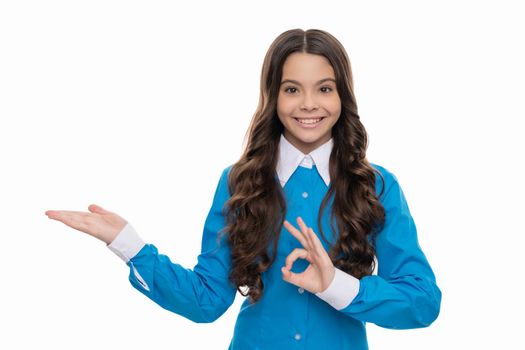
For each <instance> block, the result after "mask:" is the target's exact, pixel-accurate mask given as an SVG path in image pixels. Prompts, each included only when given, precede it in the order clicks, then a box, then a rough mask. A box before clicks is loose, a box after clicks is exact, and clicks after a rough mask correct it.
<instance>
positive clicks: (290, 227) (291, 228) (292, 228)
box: [284, 220, 310, 249]
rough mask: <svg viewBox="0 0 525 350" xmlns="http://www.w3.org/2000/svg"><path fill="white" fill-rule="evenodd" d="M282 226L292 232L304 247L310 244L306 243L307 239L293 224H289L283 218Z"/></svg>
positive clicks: (307, 247)
mask: <svg viewBox="0 0 525 350" xmlns="http://www.w3.org/2000/svg"><path fill="white" fill-rule="evenodd" d="M284 227H286V229H287V230H288V232H290V233H291V234H292V236H294V237H295V238H297V240H298V241H299V242H300V243H301V245H302V246H303V247H304V248H306V249H309V247H310V246H309V244H308V241H307V240H306V238H305V237H304V235H303V234H302V233H301V232H300V231H299V230H298V229H296V228H295V226H293V225H292V224H290V223H289V222H288V221H286V220H284Z"/></svg>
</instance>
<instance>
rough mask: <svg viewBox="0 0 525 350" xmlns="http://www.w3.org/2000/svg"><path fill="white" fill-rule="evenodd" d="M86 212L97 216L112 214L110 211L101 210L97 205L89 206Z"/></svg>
mask: <svg viewBox="0 0 525 350" xmlns="http://www.w3.org/2000/svg"><path fill="white" fill-rule="evenodd" d="M88 210H89V211H90V212H92V213H97V214H112V213H111V212H110V211H108V210H106V209H104V208H102V207H101V206H99V205H96V204H91V205H90V206H89V207H88Z"/></svg>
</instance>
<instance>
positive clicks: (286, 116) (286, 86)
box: [277, 52, 341, 154]
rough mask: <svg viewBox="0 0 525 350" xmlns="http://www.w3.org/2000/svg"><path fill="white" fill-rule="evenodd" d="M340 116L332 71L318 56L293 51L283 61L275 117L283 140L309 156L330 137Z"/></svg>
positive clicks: (324, 59)
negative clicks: (281, 129)
mask: <svg viewBox="0 0 525 350" xmlns="http://www.w3.org/2000/svg"><path fill="white" fill-rule="evenodd" d="M340 114H341V99H340V98H339V94H338V93H337V88H336V83H335V73H334V69H333V68H332V66H331V65H330V62H329V61H328V60H327V59H326V58H325V57H324V56H321V55H314V54H309V53H303V52H295V53H292V54H291V55H289V56H288V57H287V58H286V61H285V62H284V65H283V74H282V79H281V86H280V88H279V95H278V97H277V115H278V117H279V120H280V121H281V123H282V124H283V126H284V137H286V139H287V140H288V141H290V143H291V144H292V145H294V146H295V147H297V149H299V150H300V151H301V152H303V153H304V154H308V153H310V152H311V151H313V150H314V149H316V148H317V147H319V146H321V145H322V144H324V143H325V142H327V141H328V140H330V138H331V137H332V127H333V126H334V124H335V123H336V122H337V120H338V119H339V115H340Z"/></svg>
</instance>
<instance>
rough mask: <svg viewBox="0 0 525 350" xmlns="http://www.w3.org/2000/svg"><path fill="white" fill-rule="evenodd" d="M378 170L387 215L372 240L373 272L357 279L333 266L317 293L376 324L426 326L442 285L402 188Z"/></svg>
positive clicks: (438, 301) (434, 313)
mask: <svg viewBox="0 0 525 350" xmlns="http://www.w3.org/2000/svg"><path fill="white" fill-rule="evenodd" d="M383 174H384V175H386V176H385V186H386V187H385V193H384V196H383V199H382V203H383V206H384V208H385V215H386V221H385V225H384V227H383V229H382V230H381V232H379V234H378V236H377V240H376V246H375V247H376V255H377V262H378V273H377V275H372V276H365V277H363V278H362V279H361V280H357V279H356V278H354V277H352V276H351V275H349V274H346V273H344V272H341V271H338V273H336V275H335V278H334V281H333V282H332V284H331V285H330V287H328V289H327V290H326V291H324V292H323V293H320V294H321V295H319V296H320V297H323V299H325V300H327V301H330V302H329V303H330V304H332V306H334V307H336V309H338V310H339V311H341V312H342V313H344V314H346V315H348V316H351V317H354V318H356V319H359V320H361V321H364V322H372V323H375V324H377V325H378V326H381V327H385V328H392V329H406V328H419V327H426V326H428V325H430V324H431V323H432V322H433V321H434V320H435V319H436V318H437V316H438V314H439V310H440V304H441V291H440V290H439V288H438V286H437V284H436V279H435V276H434V273H433V271H432V269H431V267H430V265H429V263H428V261H427V259H426V257H425V255H424V253H423V251H422V250H421V248H420V246H419V243H418V239H417V230H416V226H415V223H414V220H413V218H412V216H411V215H410V211H409V208H408V204H407V202H406V199H405V196H404V194H403V191H402V189H401V187H400V185H399V183H398V181H397V179H396V177H395V176H394V175H393V174H391V173H388V172H386V174H385V172H384V173H383ZM378 192H379V191H378ZM336 286H337V287H338V288H341V287H344V288H346V290H347V291H348V290H350V291H351V290H354V291H355V292H357V295H355V293H354V294H352V293H346V296H345V292H342V291H339V292H337V290H336ZM348 294H350V297H349V296H348ZM354 296H355V297H354Z"/></svg>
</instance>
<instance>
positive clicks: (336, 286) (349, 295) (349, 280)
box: [315, 267, 359, 310]
mask: <svg viewBox="0 0 525 350" xmlns="http://www.w3.org/2000/svg"><path fill="white" fill-rule="evenodd" d="M357 293H359V280H358V279H357V278H355V277H354V276H352V275H350V274H348V273H346V272H344V271H342V270H339V269H338V268H337V267H336V268H335V276H334V279H333V280H332V283H330V285H329V286H328V288H326V290H325V291H323V292H319V293H315V295H317V296H318V297H319V298H321V299H323V300H324V301H326V302H327V303H328V304H330V305H331V306H332V307H333V308H335V309H337V310H342V309H344V308H345V307H347V306H348V305H350V303H351V302H352V300H354V298H355V297H356V295H357Z"/></svg>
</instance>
